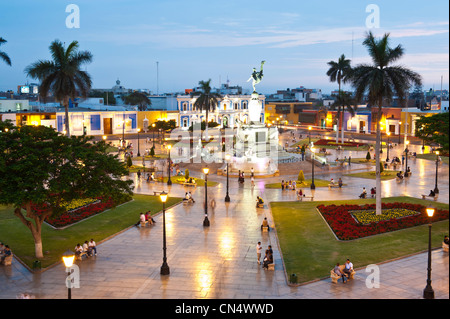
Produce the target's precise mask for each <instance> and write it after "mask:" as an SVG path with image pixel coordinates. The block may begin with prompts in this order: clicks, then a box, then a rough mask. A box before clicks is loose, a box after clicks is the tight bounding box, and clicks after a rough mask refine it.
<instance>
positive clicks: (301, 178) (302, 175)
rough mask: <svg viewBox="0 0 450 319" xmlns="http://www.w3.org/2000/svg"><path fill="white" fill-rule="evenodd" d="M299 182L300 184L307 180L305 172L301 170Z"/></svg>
mask: <svg viewBox="0 0 450 319" xmlns="http://www.w3.org/2000/svg"><path fill="white" fill-rule="evenodd" d="M297 180H298V181H299V182H300V183H303V181H304V180H305V174H303V170H301V171H300V173H298V178H297Z"/></svg>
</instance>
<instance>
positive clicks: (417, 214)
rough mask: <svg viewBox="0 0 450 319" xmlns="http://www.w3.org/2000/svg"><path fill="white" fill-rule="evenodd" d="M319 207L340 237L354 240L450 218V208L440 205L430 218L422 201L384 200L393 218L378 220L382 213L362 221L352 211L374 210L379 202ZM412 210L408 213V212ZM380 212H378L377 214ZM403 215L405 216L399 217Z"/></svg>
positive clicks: (383, 206)
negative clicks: (421, 203) (393, 201)
mask: <svg viewBox="0 0 450 319" xmlns="http://www.w3.org/2000/svg"><path fill="white" fill-rule="evenodd" d="M317 209H318V210H319V212H320V213H321V214H322V216H323V217H324V219H325V220H326V222H327V223H328V225H329V226H330V227H331V229H332V230H333V232H334V233H335V235H336V236H337V238H338V239H340V240H351V239H357V238H362V237H366V236H372V235H377V234H382V233H386V232H390V231H395V230H400V229H404V228H409V227H414V226H419V225H424V224H428V223H429V222H430V220H431V222H437V221H440V220H445V219H448V218H449V211H448V210H443V209H436V210H435V213H434V215H433V217H432V218H431V219H430V218H429V217H428V215H427V213H426V207H425V206H423V205H420V204H408V203H398V202H395V203H382V209H383V210H388V211H390V212H391V214H390V215H391V216H390V218H389V217H388V218H387V219H384V220H378V221H376V219H378V218H379V217H372V219H371V218H370V217H369V218H366V219H364V222H365V223H364V224H363V223H360V222H358V221H357V220H356V219H355V218H354V217H353V215H352V212H354V211H366V212H370V211H374V210H375V204H367V205H363V206H359V205H339V206H337V205H327V206H325V205H319V206H317ZM407 211H408V212H409V213H408V214H406V212H407ZM375 216H376V215H375ZM399 217H401V218H399Z"/></svg>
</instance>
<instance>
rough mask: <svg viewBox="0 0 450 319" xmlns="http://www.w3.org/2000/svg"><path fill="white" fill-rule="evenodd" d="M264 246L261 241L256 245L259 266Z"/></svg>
mask: <svg viewBox="0 0 450 319" xmlns="http://www.w3.org/2000/svg"><path fill="white" fill-rule="evenodd" d="M262 249H263V248H262V245H261V242H260V241H259V242H258V244H257V245H256V257H257V258H258V264H261V252H262Z"/></svg>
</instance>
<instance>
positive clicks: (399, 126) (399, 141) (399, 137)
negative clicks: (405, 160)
mask: <svg viewBox="0 0 450 319" xmlns="http://www.w3.org/2000/svg"><path fill="white" fill-rule="evenodd" d="M401 128H402V122H401V121H400V122H398V145H400V144H401V135H402V134H401Z"/></svg>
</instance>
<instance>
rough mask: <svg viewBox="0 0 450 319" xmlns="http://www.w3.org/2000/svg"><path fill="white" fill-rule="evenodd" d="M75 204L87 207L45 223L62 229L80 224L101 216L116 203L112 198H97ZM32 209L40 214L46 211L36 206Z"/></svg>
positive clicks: (65, 213) (49, 219) (50, 219)
mask: <svg viewBox="0 0 450 319" xmlns="http://www.w3.org/2000/svg"><path fill="white" fill-rule="evenodd" d="M75 202H76V203H78V204H81V203H85V205H84V206H82V207H78V208H75V209H72V210H70V211H66V212H64V213H62V214H59V215H57V216H52V217H47V218H46V220H45V221H46V222H47V223H48V224H50V225H51V226H53V227H55V228H62V227H65V226H69V225H71V224H74V223H76V222H79V221H81V220H83V219H85V218H88V217H91V216H94V215H96V214H99V213H101V212H103V211H105V210H107V209H109V208H112V207H113V206H114V201H113V200H112V198H97V199H90V200H89V201H84V200H79V201H75ZM87 202H90V204H86V203H87ZM32 209H33V210H34V211H35V212H37V213H39V212H40V211H44V210H45V207H43V206H41V207H37V206H36V205H32Z"/></svg>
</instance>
